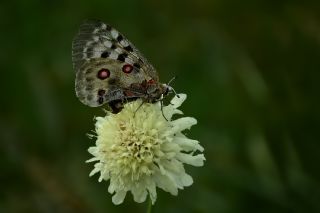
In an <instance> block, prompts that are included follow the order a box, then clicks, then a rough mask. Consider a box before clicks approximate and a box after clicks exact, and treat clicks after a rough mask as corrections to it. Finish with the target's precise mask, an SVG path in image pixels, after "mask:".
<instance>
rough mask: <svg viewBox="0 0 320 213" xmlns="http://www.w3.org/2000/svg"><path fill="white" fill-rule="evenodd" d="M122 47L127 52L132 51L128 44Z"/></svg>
mask: <svg viewBox="0 0 320 213" xmlns="http://www.w3.org/2000/svg"><path fill="white" fill-rule="evenodd" d="M124 49H125V50H127V51H128V52H132V51H133V49H132V47H131V46H130V45H128V46H126V47H124Z"/></svg>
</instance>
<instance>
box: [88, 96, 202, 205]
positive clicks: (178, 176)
mask: <svg viewBox="0 0 320 213" xmlns="http://www.w3.org/2000/svg"><path fill="white" fill-rule="evenodd" d="M185 99H186V95H185V94H180V95H179V96H175V97H174V98H173V99H172V100H171V104H169V105H168V106H164V107H163V109H162V110H163V114H164V116H165V117H166V119H167V120H166V119H165V118H164V117H163V115H162V111H161V106H160V103H155V104H151V103H144V104H142V105H141V100H137V101H133V102H130V103H127V104H125V106H124V109H122V111H121V112H120V113H118V114H111V113H108V114H107V115H106V116H105V117H97V118H96V120H97V122H96V124H95V126H96V138H97V140H96V145H95V146H93V147H90V148H89V150H88V151H89V152H90V153H91V154H92V155H93V156H94V157H93V158H92V159H90V160H88V161H87V162H92V161H97V162H96V163H95V165H94V167H95V168H94V169H93V170H92V172H91V173H90V176H92V175H94V174H95V173H98V172H99V173H100V178H99V181H102V180H105V181H107V180H110V185H109V189H108V191H109V193H111V194H113V193H114V195H113V197H112V201H113V203H114V204H121V203H122V202H123V200H124V198H125V196H126V193H127V192H128V191H131V193H132V194H133V198H134V200H135V201H136V202H139V203H140V202H144V201H145V200H146V198H147V195H148V194H149V196H150V198H151V201H152V203H154V202H155V201H156V198H157V192H156V187H159V188H161V189H163V190H164V191H167V192H170V193H171V194H172V195H177V194H178V189H183V188H184V187H185V186H190V185H191V184H192V183H193V180H192V177H191V176H190V175H188V174H187V173H186V172H185V170H184V165H183V164H184V163H186V164H190V165H193V166H203V162H204V160H205V157H204V155H203V154H195V152H197V151H198V152H203V147H202V146H200V144H199V142H198V141H196V140H192V139H189V138H187V137H186V136H185V135H184V134H183V133H182V131H183V130H185V129H190V127H191V126H192V125H195V124H196V123H197V121H196V119H194V118H191V117H182V118H178V119H176V120H172V116H173V115H174V114H182V112H181V111H180V110H178V109H177V108H178V107H179V106H180V105H181V104H182V102H183V101H184V100H185ZM140 105H141V107H140V108H139V106H140ZM138 108H139V109H138ZM137 109H138V110H137Z"/></svg>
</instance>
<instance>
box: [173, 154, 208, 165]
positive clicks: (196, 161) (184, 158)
mask: <svg viewBox="0 0 320 213" xmlns="http://www.w3.org/2000/svg"><path fill="white" fill-rule="evenodd" d="M177 159H179V160H180V161H181V162H183V163H186V164H190V165H192V166H203V161H205V160H206V159H205V157H204V155H203V154H199V155H194V156H192V155H189V154H185V153H178V154H177Z"/></svg>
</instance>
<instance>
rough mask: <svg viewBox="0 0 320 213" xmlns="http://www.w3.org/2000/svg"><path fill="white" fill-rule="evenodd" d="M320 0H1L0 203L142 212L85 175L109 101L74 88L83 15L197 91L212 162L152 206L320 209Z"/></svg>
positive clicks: (201, 136)
mask: <svg viewBox="0 0 320 213" xmlns="http://www.w3.org/2000/svg"><path fill="white" fill-rule="evenodd" d="M319 11H320V2H319V1H304V3H301V2H300V1H267V0H265V1H253V0H242V1H236V0H224V1H223V0H215V1H209V0H207V1H205V0H197V1H170V0H167V1H147V0H144V1H142V0H141V1H131V0H122V1H107V0H105V1H99V0H93V1H84V0H80V1H70V0H66V1H53V0H51V1H50V0H44V1H35V0H29V1H23V0H16V1H1V3H0V24H1V33H0V38H1V39H0V42H1V43H0V48H1V51H0V62H1V80H2V82H1V84H0V88H1V91H2V95H1V97H2V98H1V119H0V140H1V147H0V148H1V149H0V156H1V160H0V165H1V173H0V174H1V175H0V177H1V182H0V187H1V190H0V212H127V211H129V210H130V211H132V212H144V211H145V209H146V203H143V204H137V203H135V202H133V201H132V196H131V195H129V196H127V198H126V200H125V202H124V204H123V205H120V206H114V205H113V204H112V202H111V195H110V194H109V193H108V192H107V186H108V183H106V182H102V183H98V181H97V179H98V176H97V175H96V176H94V177H92V178H89V177H88V174H89V172H90V171H91V170H92V168H93V164H85V160H87V159H89V158H90V157H91V156H90V155H89V154H88V153H87V148H88V147H89V146H92V145H93V144H94V141H93V140H89V139H88V138H87V137H86V135H85V134H86V133H88V132H90V131H91V130H92V129H93V128H94V121H93V117H94V116H102V115H104V113H103V111H102V110H101V109H99V108H98V109H95V108H89V107H86V106H85V105H83V104H81V103H80V101H78V99H77V98H76V96H75V93H74V76H75V75H74V71H73V70H72V63H71V41H72V38H73V36H74V35H75V34H76V32H77V31H78V27H79V25H80V23H81V22H82V21H83V20H84V19H87V18H98V19H101V20H103V21H105V22H107V23H110V24H111V25H113V26H114V27H115V28H117V29H118V30H119V31H120V32H122V33H123V34H124V35H125V36H126V37H128V38H129V40H130V41H132V42H133V43H134V44H135V46H137V47H138V48H139V49H140V51H141V52H143V53H144V55H145V56H146V57H147V58H148V59H149V61H150V62H151V63H152V64H153V65H154V66H155V67H156V68H157V69H158V72H159V74H160V78H161V80H162V82H168V80H170V79H171V78H172V77H173V76H178V79H177V80H176V81H175V82H174V88H175V89H176V90H177V91H178V92H184V93H187V94H188V99H187V101H186V102H185V103H184V105H183V106H182V110H183V111H184V113H185V114H186V115H188V116H193V117H195V118H197V119H198V125H196V126H194V127H193V128H192V129H191V131H190V132H188V136H189V137H191V138H194V139H197V140H199V141H200V142H201V144H202V145H203V146H204V147H205V156H206V158H207V161H206V162H205V166H204V167H200V168H193V167H190V166H186V169H187V171H188V173H189V174H191V175H192V176H193V178H194V184H193V185H192V186H191V187H188V188H186V189H184V190H182V191H179V195H178V196H177V197H174V196H171V195H170V194H168V193H165V192H162V191H161V190H158V200H157V202H156V205H155V207H154V209H153V212H216V213H229V212H230V213H231V212H246V213H247V212H320V181H319V180H320V165H319V164H320V144H319V142H320V135H319V132H320V128H319V127H320V125H319V122H320V113H319V109H320V100H319V92H320V84H319V80H320V72H319V71H320V49H319V48H320V13H319Z"/></svg>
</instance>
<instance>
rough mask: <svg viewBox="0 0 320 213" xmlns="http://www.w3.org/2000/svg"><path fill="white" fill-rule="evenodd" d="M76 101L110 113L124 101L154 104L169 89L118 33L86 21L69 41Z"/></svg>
mask: <svg viewBox="0 0 320 213" xmlns="http://www.w3.org/2000/svg"><path fill="white" fill-rule="evenodd" d="M72 61H73V67H74V70H75V71H76V80H75V90H76V95H77V97H78V98H79V100H80V101H81V102H82V103H84V104H86V105H88V106H91V107H97V106H101V105H103V104H108V105H109V106H110V108H111V109H112V112H113V113H117V112H119V111H121V109H122V108H123V104H124V103H125V102H127V101H132V100H136V99H138V98H141V99H143V100H144V101H145V102H152V103H153V102H157V101H160V100H161V99H162V97H163V96H165V95H167V94H168V92H170V91H171V90H172V88H171V87H170V86H169V85H166V84H161V83H159V77H158V74H157V72H156V70H155V68H154V67H153V66H152V65H151V64H150V63H149V62H148V61H147V59H145V58H144V56H143V55H142V54H141V53H140V52H139V50H138V49H137V48H136V47H135V46H133V44H132V43H131V42H129V41H128V39H126V38H125V37H124V36H123V35H122V34H121V33H119V32H118V31H117V30H116V29H114V28H113V27H111V26H110V25H108V24H105V23H103V22H101V21H96V20H88V21H85V22H84V23H83V24H82V25H81V26H80V30H79V32H78V34H77V35H76V37H75V38H74V40H73V42H72Z"/></svg>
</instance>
